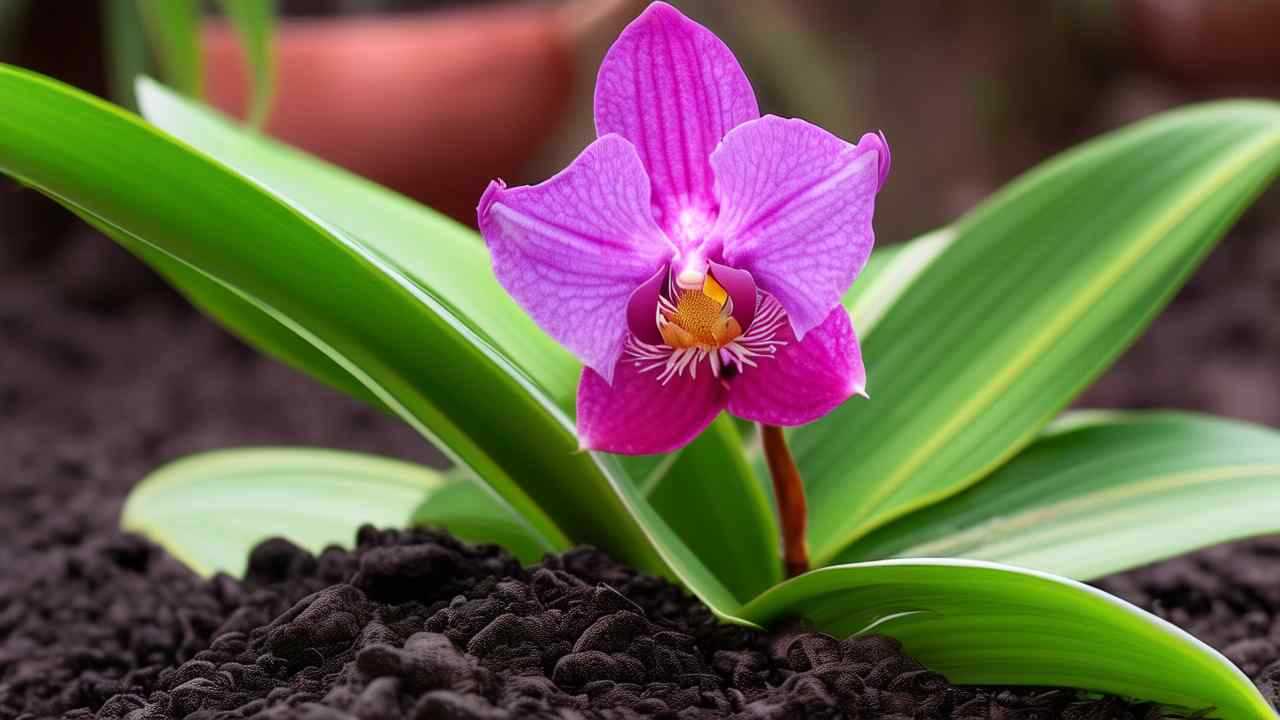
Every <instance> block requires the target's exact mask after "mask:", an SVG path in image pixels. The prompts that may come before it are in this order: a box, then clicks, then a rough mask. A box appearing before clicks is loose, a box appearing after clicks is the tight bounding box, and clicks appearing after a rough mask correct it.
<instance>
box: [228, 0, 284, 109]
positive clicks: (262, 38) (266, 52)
mask: <svg viewBox="0 0 1280 720" xmlns="http://www.w3.org/2000/svg"><path fill="white" fill-rule="evenodd" d="M221 5H222V11H223V13H225V14H226V16H227V17H228V18H229V19H230V20H231V23H232V24H233V25H234V26H235V27H236V31H237V32H239V33H240V43H241V45H243V46H244V54H245V57H246V59H247V60H248V65H249V68H250V70H251V72H252V74H253V88H252V93H251V95H250V98H251V99H250V102H249V124H250V125H252V126H254V127H259V128H260V127H262V125H263V124H264V123H265V122H266V120H267V114H268V113H269V112H270V110H271V97H272V95H274V94H275V50H274V46H273V45H272V33H273V32H274V30H275V21H276V3H275V0H221Z"/></svg>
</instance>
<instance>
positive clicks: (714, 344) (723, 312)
mask: <svg viewBox="0 0 1280 720" xmlns="http://www.w3.org/2000/svg"><path fill="white" fill-rule="evenodd" d="M677 293H678V294H677V296H676V298H675V302H670V301H667V302H664V303H663V304H662V308H661V311H662V317H663V318H664V319H665V320H666V322H660V323H658V331H659V332H660V333H662V339H663V341H664V342H665V343H666V344H667V345H670V346H671V347H673V348H675V349H677V350H683V349H686V348H695V347H696V348H701V349H704V350H717V349H719V348H721V347H724V346H725V345H727V344H729V343H730V342H733V340H734V339H735V338H737V337H738V336H739V335H741V334H742V326H741V325H739V324H738V321H737V320H735V319H733V316H732V315H731V313H732V311H733V308H732V307H731V302H730V300H729V293H727V292H726V291H725V289H724V288H723V287H721V286H720V283H718V282H716V281H715V279H714V278H712V277H711V275H710V274H708V275H707V276H706V279H705V280H704V281H703V283H702V287H701V288H700V289H693V290H688V289H680V290H677Z"/></svg>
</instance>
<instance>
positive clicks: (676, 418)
mask: <svg viewBox="0 0 1280 720" xmlns="http://www.w3.org/2000/svg"><path fill="white" fill-rule="evenodd" d="M710 370H711V368H709V367H703V368H701V369H700V370H699V372H698V375H697V377H696V378H694V377H690V376H689V374H688V373H685V374H683V375H679V376H676V377H673V378H671V380H670V381H669V382H667V384H666V385H663V384H662V383H660V382H658V380H657V377H658V371H656V370H650V371H649V372H646V373H642V372H640V371H639V369H637V367H636V363H634V362H628V361H625V360H624V361H623V362H621V363H619V364H618V369H617V372H615V373H614V376H613V385H612V386H610V384H609V383H607V382H605V380H604V378H602V377H600V375H598V374H597V373H596V372H595V371H593V370H591V369H590V368H587V369H584V370H583V371H582V381H581V382H580V383H579V384H578V438H579V442H581V443H582V446H583V447H584V448H586V449H588V450H603V451H605V452H611V453H621V454H623V455H650V454H654V453H665V452H671V451H673V450H676V449H678V448H681V447H683V446H685V445H687V444H688V443H689V442H691V441H692V440H693V439H694V438H695V437H697V436H698V433H700V432H702V431H703V429H705V428H706V427H707V425H709V424H711V421H712V420H714V419H715V418H716V416H717V415H719V414H720V411H721V410H723V409H724V407H725V404H726V402H727V400H728V394H729V393H728V391H727V390H725V388H724V386H723V385H722V384H721V383H720V380H719V379H717V378H716V377H715V376H713V375H712V374H711V372H710Z"/></svg>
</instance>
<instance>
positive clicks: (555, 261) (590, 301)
mask: <svg viewBox="0 0 1280 720" xmlns="http://www.w3.org/2000/svg"><path fill="white" fill-rule="evenodd" d="M477 212H478V214H479V219H480V232H481V234H483V235H484V239H485V243H487V244H488V246H489V251H490V253H491V254H492V256H493V269H494V273H495V274H496V275H497V277H498V281H499V282H500V283H502V286H503V287H504V288H506V290H507V292H508V293H510V294H511V296H512V297H513V298H515V300H516V302H517V303H519V304H520V306H521V307H523V308H524V309H525V311H526V312H528V313H529V315H530V316H532V317H533V319H534V321H535V322H537V323H538V326H539V327H541V328H542V329H543V330H545V331H546V332H547V334H549V335H551V336H552V337H553V338H555V339H556V340H557V341H558V342H559V343H560V344H561V345H564V346H565V347H567V348H568V349H569V350H570V352H572V353H573V354H574V355H576V356H577V357H578V359H579V360H581V361H582V363H583V364H585V365H586V366H587V367H590V368H594V369H595V370H596V371H597V372H599V373H600V374H601V375H603V376H604V379H605V381H606V382H607V381H609V380H610V379H611V378H612V376H613V369H614V367H615V366H616V365H617V362H618V358H619V357H620V356H621V355H622V349H623V345H624V344H625V342H626V336H627V301H628V299H629V298H630V297H631V293H632V292H634V291H635V289H636V288H637V287H639V286H640V285H641V284H642V283H644V282H645V281H646V280H648V279H649V278H651V277H652V276H653V274H654V272H655V271H656V270H657V269H658V268H659V267H662V266H665V265H666V264H667V263H668V262H669V260H670V259H671V256H672V254H673V252H674V250H675V248H674V247H673V246H672V244H671V241H670V240H668V239H667V237H666V236H665V235H663V233H662V231H661V230H659V229H658V226H657V225H656V224H655V223H654V220H653V216H652V215H651V214H650V190H649V177H648V175H646V174H645V171H644V166H643V165H642V164H641V163H640V158H639V156H638V155H636V151H635V148H633V147H632V146H631V143H629V142H627V141H626V140H625V139H623V138H622V137H620V136H618V135H606V136H604V137H602V138H600V139H598V140H596V141H595V142H594V143H592V144H591V145H589V146H588V147H587V149H586V150H584V151H582V154H581V155H579V156H578V158H577V159H576V160H574V161H573V163H572V164H571V165H569V167H567V168H565V169H564V170H562V171H561V172H560V173H559V174H558V175H556V176H555V177H553V178H551V179H550V180H547V181H546V182H544V183H541V184H539V185H532V186H524V187H515V188H508V187H506V186H505V185H503V184H502V183H499V182H494V183H490V185H489V188H488V189H487V190H485V193H484V196H483V197H481V199H480V207H479V208H478V209H477Z"/></svg>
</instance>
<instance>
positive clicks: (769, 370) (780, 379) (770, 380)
mask: <svg viewBox="0 0 1280 720" xmlns="http://www.w3.org/2000/svg"><path fill="white" fill-rule="evenodd" d="M779 337H780V338H782V339H786V340H790V342H789V343H788V344H787V346H786V347H784V348H782V349H780V350H779V351H778V354H777V355H776V356H774V357H773V358H760V359H757V360H756V362H757V363H758V364H759V367H748V368H745V369H744V370H743V371H742V374H741V375H739V376H738V377H736V378H734V379H733V380H732V381H731V383H730V391H729V412H731V413H733V414H734V415H735V416H737V417H740V418H742V419H743V420H752V421H755V422H761V423H765V424H768V425H801V424H803V423H807V422H812V421H814V420H817V419H818V418H820V417H822V416H823V415H826V414H827V413H829V412H831V411H832V410H834V409H835V407H836V406H837V405H839V404H840V403H842V402H844V401H845V400H848V399H849V397H850V396H851V395H855V394H858V393H861V392H863V390H864V389H865V388H866V384H867V376H866V370H865V369H864V368H863V366H862V353H861V352H860V351H859V349H858V338H857V337H855V336H854V333H853V325H852V324H851V323H850V322H849V314H848V313H847V312H846V311H845V309H844V308H843V307H837V308H836V309H835V310H832V311H831V312H830V313H829V314H828V315H827V319H826V320H825V321H823V323H822V324H821V325H819V326H817V327H815V328H813V330H811V331H810V332H809V334H808V335H805V337H804V340H800V341H798V342H797V341H796V340H795V338H794V336H792V335H791V333H790V332H789V331H788V330H787V329H786V328H785V327H784V328H783V331H782V333H781V334H780V335H779Z"/></svg>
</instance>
